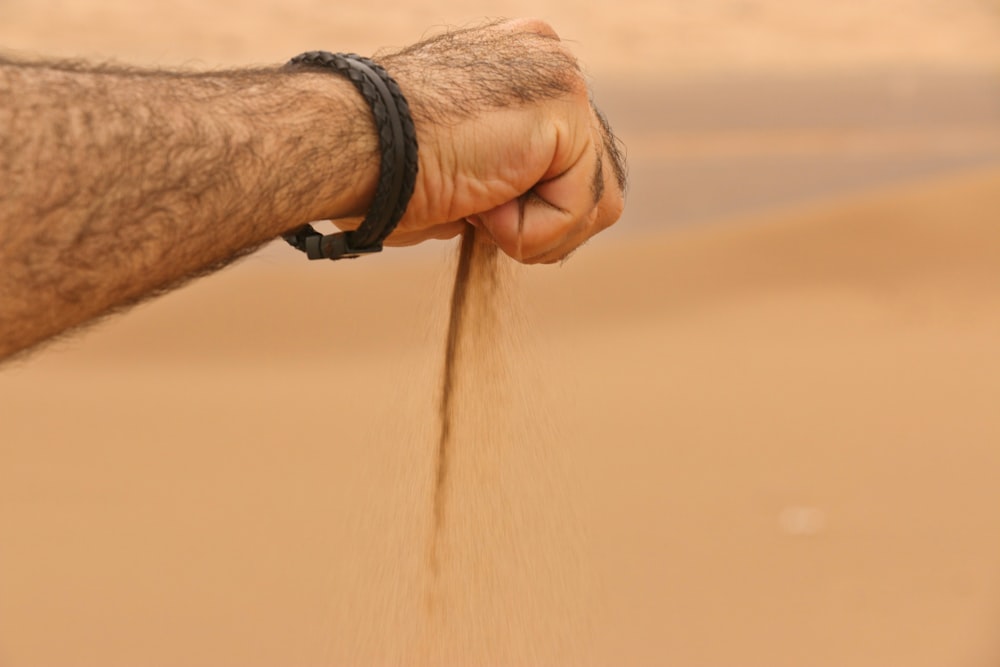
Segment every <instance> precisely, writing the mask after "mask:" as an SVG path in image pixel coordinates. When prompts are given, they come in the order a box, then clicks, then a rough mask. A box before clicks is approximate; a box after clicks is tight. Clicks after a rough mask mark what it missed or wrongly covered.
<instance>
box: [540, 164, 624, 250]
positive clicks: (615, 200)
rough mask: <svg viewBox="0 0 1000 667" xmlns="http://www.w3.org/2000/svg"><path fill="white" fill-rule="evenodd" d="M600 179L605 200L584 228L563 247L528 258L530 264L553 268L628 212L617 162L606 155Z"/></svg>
mask: <svg viewBox="0 0 1000 667" xmlns="http://www.w3.org/2000/svg"><path fill="white" fill-rule="evenodd" d="M600 164H601V167H600V171H599V173H600V178H601V181H602V183H601V185H600V186H597V185H595V186H594V189H595V190H597V191H600V193H601V196H600V199H599V200H598V202H597V204H596V206H595V207H594V208H593V210H592V211H591V212H590V213H589V214H588V215H587V216H586V217H585V218H583V223H584V224H579V225H577V227H576V228H575V230H574V231H572V232H571V233H569V234H567V235H566V238H565V239H564V240H563V242H562V243H561V244H559V245H558V246H556V247H555V248H552V249H550V250H549V251H547V252H544V253H542V254H540V255H536V256H533V257H526V258H525V259H524V262H525V263H526V264H552V263H554V262H559V261H562V260H563V259H565V258H566V257H567V256H569V254H570V253H572V252H573V251H575V250H576V249H577V248H579V247H580V246H582V245H583V244H584V243H586V242H587V241H588V240H590V238H591V237H592V236H594V235H595V234H597V233H599V232H601V231H603V230H605V229H607V228H608V227H610V226H611V225H612V224H613V223H614V222H615V221H616V220H618V218H619V217H621V213H622V210H623V208H624V197H623V195H622V191H621V189H620V188H619V187H618V179H617V175H616V174H615V170H614V165H613V158H612V156H610V155H609V154H608V153H606V152H604V153H602V155H601V163H600Z"/></svg>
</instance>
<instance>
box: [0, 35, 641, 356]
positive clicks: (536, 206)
mask: <svg viewBox="0 0 1000 667" xmlns="http://www.w3.org/2000/svg"><path fill="white" fill-rule="evenodd" d="M375 59H376V60H377V61H378V62H380V63H381V64H382V65H383V66H384V67H385V68H386V69H387V70H388V71H389V73H390V75H392V76H393V78H395V79H396V81H397V82H398V83H399V85H400V87H401V89H402V90H403V93H404V94H405V95H406V97H407V100H408V102H409V104H410V108H411V111H412V114H413V117H414V122H415V124H416V129H417V138H418V142H419V145H420V149H419V174H418V177H417V183H416V188H415V191H414V194H413V198H412V199H411V201H410V204H409V206H408V208H407V211H406V214H405V216H404V217H403V220H402V221H401V222H400V224H399V226H398V227H397V229H396V231H395V232H394V233H393V235H392V236H391V237H390V238H389V239H388V242H387V243H388V245H410V244H415V243H420V242H422V241H425V240H428V239H445V238H451V237H453V236H455V235H457V234H459V233H461V232H462V230H463V229H465V228H466V227H467V226H468V225H469V224H472V225H475V226H477V227H478V228H479V229H481V230H483V231H485V232H486V233H488V234H489V235H490V237H491V238H492V239H493V240H494V242H495V243H496V244H497V246H499V247H500V248H501V249H502V250H503V251H504V252H505V253H507V254H508V255H510V256H511V257H513V258H514V259H517V260H519V261H522V262H525V263H539V262H541V263H549V262H556V261H559V260H561V259H563V258H565V257H566V256H567V255H568V254H569V253H571V252H572V251H573V250H575V249H576V248H577V247H579V246H580V245H581V244H582V243H584V242H585V241H586V240H587V239H589V238H590V237H591V236H593V235H594V234H596V233H597V232H599V231H601V230H602V229H605V228H606V227H608V226H609V225H611V224H612V223H613V222H615V221H616V220H617V219H618V218H619V217H620V215H621V212H622V207H623V192H624V188H625V176H624V166H623V164H622V158H621V154H620V152H619V151H618V149H617V146H616V142H615V139H614V137H613V135H612V134H611V132H610V129H609V128H608V126H607V123H606V122H605V121H604V120H603V118H602V117H601V116H600V114H599V113H598V112H597V111H596V109H595V108H594V107H593V106H592V104H591V103H590V98H589V93H588V90H587V86H586V83H585V81H584V79H583V76H582V74H581V72H580V70H579V67H578V65H577V62H576V60H575V58H574V57H573V56H572V54H571V53H570V52H569V51H568V49H567V48H566V47H565V45H564V44H563V43H562V42H561V41H560V40H559V37H558V35H557V34H556V33H555V32H554V31H553V30H552V28H551V27H550V26H548V25H547V24H545V23H543V22H541V21H536V20H521V21H508V22H497V23H491V24H488V25H484V26H479V27H476V28H470V29H466V30H460V31H454V32H449V33H446V34H444V35H441V36H438V37H435V38H432V39H430V40H426V41H423V42H420V43H418V44H415V45H413V46H411V47H408V48H406V49H403V50H402V51H399V52H396V53H387V54H381V55H377V56H376V58H375ZM378 160H379V155H378V146H377V137H376V134H375V128H374V123H373V121H372V119H371V113H370V110H369V109H368V108H367V105H366V103H365V101H364V99H363V98H362V97H361V96H360V95H359V94H358V93H357V92H356V90H355V89H354V87H353V86H352V85H351V84H350V83H349V82H347V81H346V80H344V79H342V78H340V77H338V76H336V75H332V74H331V73H329V72H316V71H308V70H299V71H294V70H287V69H282V68H274V69H262V70H241V71H231V72H213V73H184V72H164V71H136V70H129V69H123V68H101V67H92V66H87V65H79V64H68V63H12V62H4V61H0V184H2V186H0V359H2V358H5V357H9V356H11V355H14V354H15V353H18V352H20V351H23V350H26V349H28V348H30V347H31V346H33V345H35V344H37V343H38V342H40V341H42V340H45V339H47V338H49V337H52V336H54V335H57V334H59V333H61V332H64V331H67V330H70V329H72V328H73V327H76V326H79V325H81V324H83V323H85V322H87V321H90V320H92V319H94V318H96V317H99V316H101V315H103V314H106V313H108V312H111V311H113V310H116V309H120V308H122V307H124V306H127V305H129V304H132V303H135V302H137V301H139V300H142V299H144V298H147V297H149V296H151V295H154V294H157V293H161V292H163V291H165V290H168V289H171V288H173V287H176V286H177V285H179V284H181V283H183V282H184V281H186V280H189V279H191V278H193V277H195V276H199V275H203V274H205V273H208V272H211V271H213V270H215V269H217V268H220V267H221V266H224V265H225V264H227V263H228V262H230V261H232V260H233V259H235V258H237V257H240V256H242V255H244V254H246V253H247V252H250V251H251V250H253V249H255V248H257V247H259V246H260V245H261V244H263V243H265V242H267V241H269V240H271V239H273V238H275V237H276V236H278V235H280V234H281V233H283V232H286V231H288V230H291V229H294V228H295V227H298V226H300V225H302V224H304V223H306V222H311V221H315V220H325V219H331V220H334V221H335V223H336V224H337V225H338V226H340V227H341V228H344V229H350V228H353V227H355V226H356V225H357V224H359V223H360V221H361V218H362V217H363V216H364V212H365V211H366V210H367V209H368V207H369V206H370V204H371V200H372V197H373V196H374V192H375V187H376V184H377V179H378Z"/></svg>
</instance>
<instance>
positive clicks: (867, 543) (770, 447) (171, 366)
mask: <svg viewBox="0 0 1000 667" xmlns="http://www.w3.org/2000/svg"><path fill="white" fill-rule="evenodd" d="M997 211H1000V172H997V171H996V170H992V171H982V172H977V173H969V174H966V175H962V176H956V177H953V178H950V179H947V180H938V181H935V182H928V183H923V184H917V185H913V186H910V187H906V188H896V189H893V190H890V191H884V192H881V193H873V194H871V195H866V196H864V197H859V198H856V199H853V200H850V201H846V202H838V203H831V204H828V205H824V204H817V205H815V206H811V207H803V208H800V209H798V210H790V211H787V212H786V213H783V214H777V213H776V214H771V215H768V216H761V217H760V218H758V219H756V220H743V221H741V222H740V224H738V225H735V224H721V223H720V224H716V225H711V226H706V227H700V228H691V229H687V230H684V231H681V232H672V233H669V234H663V235H660V236H655V235H654V236H650V235H645V236H642V237H619V238H617V239H613V240H611V241H608V242H604V243H600V242H595V243H594V244H593V245H592V247H588V248H587V249H586V250H585V251H584V252H582V253H581V254H580V255H579V256H578V257H576V258H574V259H573V260H572V261H570V262H569V263H568V264H566V265H565V266H564V267H562V268H559V269H540V270H529V271H524V272H522V274H523V275H522V279H523V281H524V292H525V295H526V299H527V302H528V309H529V311H530V313H531V316H530V318H529V319H530V321H531V322H532V323H533V327H532V329H531V335H530V336H529V338H530V345H529V346H528V347H529V348H530V349H528V351H527V352H526V353H525V354H526V355H527V356H526V358H527V359H533V360H534V361H532V363H531V364H528V366H530V367H526V368H523V369H515V370H516V371H517V373H520V374H521V377H522V378H524V379H525V380H526V381H527V382H528V384H527V385H526V387H527V389H526V391H527V394H526V396H527V398H528V399H530V400H533V401H537V402H540V404H541V406H542V407H541V409H542V411H543V412H544V415H545V416H544V417H543V419H542V421H544V422H546V424H545V426H544V428H543V429H542V431H541V432H537V433H536V434H535V436H533V438H534V439H532V440H530V441H525V442H513V443H511V446H510V449H509V451H506V452H505V453H504V458H503V461H502V465H501V464H500V463H497V464H496V465H497V466H500V467H494V468H490V470H493V471H494V472H497V474H498V475H499V476H498V477H496V478H492V481H490V482H489V483H490V484H491V485H492V486H491V488H492V489H493V491H492V493H493V494H494V496H495V497H496V498H501V499H504V502H503V503H500V502H498V503H497V504H490V503H489V502H486V500H488V497H487V496H482V497H481V498H480V500H476V501H475V502H477V503H480V506H479V509H478V510H477V511H479V512H480V516H482V517H483V522H482V524H481V525H479V527H478V528H477V527H476V525H475V524H471V525H466V526H465V527H464V528H462V530H463V531H465V532H464V533H463V535H464V537H463V539H465V540H467V542H465V544H466V547H464V548H466V549H469V550H471V551H470V552H469V553H477V552H476V551H475V549H476V546H475V545H476V541H477V539H479V537H477V530H484V531H486V530H488V529H489V526H491V525H496V522H497V521H501V522H504V521H506V522H507V525H508V528H509V533H506V534H508V535H509V536H510V537H511V540H513V541H510V542H508V543H504V542H503V541H502V540H501V541H500V542H493V543H492V544H493V546H494V547H496V550H495V551H491V552H490V553H495V554H496V557H495V558H493V559H491V558H490V557H487V556H484V557H482V558H481V559H480V560H479V561H478V565H477V566H476V567H478V568H480V571H481V572H485V573H487V574H488V573H491V572H492V573H494V574H495V575H497V576H499V575H500V574H502V575H503V577H502V578H501V579H500V580H499V581H501V582H508V583H509V584H510V585H509V586H504V585H501V586H500V587H499V588H493V589H491V590H493V594H491V596H490V597H489V598H488V599H487V598H481V599H480V602H483V603H488V604H489V605H491V606H489V608H488V609H487V607H486V606H481V607H477V606H476V605H475V604H472V606H471V607H467V608H466V610H465V613H464V614H463V615H462V616H461V617H457V618H453V619H452V620H451V623H452V625H451V626H450V628H451V630H450V631H449V632H442V633H438V634H433V633H432V634H431V635H428V629H427V625H426V623H425V622H424V620H422V619H423V616H422V607H421V604H422V600H423V598H422V586H423V579H421V577H422V576H423V575H422V574H421V569H420V568H421V567H422V565H421V563H422V560H421V558H422V554H423V551H422V549H423V545H424V541H425V539H426V526H427V516H426V512H427V510H428V508H427V505H426V504H425V502H424V499H425V497H426V496H425V494H426V485H427V483H428V480H429V477H430V469H429V466H430V461H431V454H432V447H431V444H430V443H424V442H422V441H421V437H420V434H421V433H422V432H423V431H422V428H423V426H424V425H426V423H427V421H428V420H429V419H430V415H429V414H428V410H427V407H428V405H429V404H430V403H432V402H433V391H434V387H433V386H432V385H433V377H434V375H435V372H436V368H437V363H438V359H439V355H440V352H441V350H440V349H439V348H440V342H441V340H442V339H441V338H440V318H439V317H437V316H434V315H429V313H432V312H434V311H435V310H436V309H437V310H440V309H439V308H438V306H439V305H441V303H442V302H443V300H444V294H445V292H446V289H445V283H446V281H447V271H446V270H443V269H442V268H441V266H440V264H441V262H440V261H438V258H437V257H435V256H434V255H436V252H431V253H425V254H423V255H419V254H418V255H414V256H413V258H412V259H409V258H408V257H409V256H407V258H404V255H402V254H397V255H396V256H395V257H392V256H390V255H387V256H385V257H380V258H374V259H372V260H371V261H366V262H360V261H359V262H356V263H351V264H346V265H343V266H329V265H323V266H320V267H316V266H306V265H304V264H303V265H297V264H296V265H292V264H286V263H280V262H271V261H269V260H266V259H262V260H256V261H255V260H254V259H251V260H249V261H247V262H245V263H244V264H242V265H240V266H238V267H236V268H234V269H232V270H229V271H227V272H226V273H225V274H224V275H222V276H219V277H217V278H213V279H211V280H206V281H202V282H199V283H196V284H195V285H193V286H191V287H189V288H187V289H185V290H183V291H181V292H179V293H175V294H173V295H170V296H168V297H166V298H164V299H162V300H160V301H157V302H155V303H153V304H150V305H147V306H144V307H142V308H140V309H139V310H138V311H137V312H134V313H132V314H129V315H128V316H125V317H121V318H118V319H115V320H113V321H110V322H108V323H106V324H105V325H102V326H100V327H99V328H98V329H97V330H95V331H92V332H89V333H87V334H86V335H85V336H83V337H80V338H77V339H74V340H73V341H71V342H68V343H64V344H60V345H58V346H56V347H55V348H54V349H51V350H49V351H47V352H45V353H43V354H40V355H38V356H37V357H35V358H33V359H28V360H26V361H24V362H21V363H19V364H17V365H15V366H13V367H7V368H5V369H4V372H3V374H2V375H0V406H2V408H0V410H2V419H0V443H2V444H0V456H2V459H3V462H4V465H3V466H2V467H0V504H2V512H0V534H2V536H3V540H2V542H3V544H4V548H3V552H2V554H0V559H2V567H0V618H2V619H3V621H2V624H0V659H2V661H3V664H9V665H39V664H46V665H74V666H76V667H82V666H85V665H102V666H113V665H134V664H145V665H178V664H184V665H221V664H242V665H278V664H281V665H285V664H415V663H416V662H418V661H419V660H420V658H419V657H415V656H419V655H421V654H420V651H421V650H424V651H426V650H427V642H428V641H435V640H436V641H438V642H439V643H440V644H441V645H439V646H437V647H436V649H435V650H436V651H437V652H436V653H435V652H433V651H432V652H431V653H430V654H428V653H424V654H423V655H437V656H439V659H440V660H443V661H445V662H451V664H458V662H459V658H458V656H462V655H465V656H466V657H477V658H478V660H475V661H474V660H471V659H470V660H466V661H464V662H465V664H469V663H472V662H479V663H480V664H488V663H491V662H492V664H498V663H505V664H579V662H582V654H581V648H580V645H578V643H579V642H582V641H584V640H586V642H585V647H586V649H587V651H588V652H587V653H586V656H587V657H588V658H589V659H590V660H591V661H592V662H593V663H594V664H630V665H642V664H648V665H660V664H731V665H736V664H739V665H747V664H757V665H775V664H785V665H804V664H808V665H843V664H853V665H884V664H907V665H943V664H969V665H986V664H994V663H995V662H996V660H997V659H998V657H1000V632H998V627H1000V602H998V601H1000V576H998V570H997V567H996V563H997V562H1000V529H998V528H997V527H996V525H997V522H996V520H995V519H996V507H998V506H1000V491H998V487H997V485H996V483H995V480H996V479H997V477H998V475H1000V447H997V443H998V442H1000V413H998V412H997V410H996V400H995V397H996V396H997V395H998V393H1000V352H998V351H997V341H998V340H1000V315H998V313H1000V290H998V287H1000V275H998V270H997V268H996V256H997V250H998V249H1000V227H998V226H997V224H996V223H997V219H998V213H997ZM643 213H644V214H648V212H643ZM440 252H441V255H442V256H444V255H446V254H447V251H446V249H444V248H442V249H441V251H440ZM317 304H322V307H317ZM387 399H390V400H388V401H387ZM514 418H515V419H516V418H517V415H514ZM473 444H474V443H473ZM501 472H502V474H500V473H501ZM469 493H472V491H469ZM484 499H485V500H484ZM472 500H474V499H473V498H470V501H472ZM483 502H485V504H482V503H483ZM504 503H506V504H504ZM510 507H521V508H522V509H523V511H518V512H515V513H514V514H510V513H505V508H507V509H509V508H510ZM491 513H492V514H491ZM539 527H543V528H544V529H539ZM485 534H486V533H483V535H485ZM459 537H462V536H461V535H460V536H459ZM515 538H516V539H515ZM489 539H491V540H496V539H497V538H496V536H495V535H494V537H492V538H489ZM456 548H458V549H461V548H462V547H460V546H459V547H456ZM502 553H505V554H508V556H510V555H511V554H516V556H511V557H514V558H515V561H510V560H509V559H508V558H507V557H502V556H501V555H500V554H502ZM516 559H521V560H520V561H517V560H516ZM511 562H522V563H523V564H525V567H524V568H522V569H518V570H511V569H510V567H509V566H510V564H511ZM560 564H562V565H561V566H560ZM463 567H465V566H463ZM463 571H465V572H467V573H468V572H469V571H470V570H467V569H466V570H463ZM554 572H555V573H556V576H553V573H554ZM463 576H464V575H463ZM476 590H487V589H476ZM469 600H472V601H473V602H474V601H475V596H473V597H472V598H466V603H469ZM545 600H549V601H550V602H545ZM552 604H556V606H555V607H553V606H552ZM504 610H506V612H507V613H508V616H507V618H508V620H509V622H508V623H507V624H506V625H505V627H506V630H505V631H504V632H499V633H497V632H492V631H490V626H489V623H495V622H497V618H498V614H499V613H500V612H503V611H504ZM477 614H481V615H477ZM500 615H501V616H502V614H500ZM463 624H464V625H463ZM484 624H486V625H484ZM463 627H464V628H465V630H463ZM477 628H478V629H477ZM539 628H542V629H543V630H544V631H543V632H537V630H538V629H539ZM532 629H534V630H535V631H532ZM482 632H486V634H485V635H482V636H483V637H486V636H489V637H492V639H491V640H489V641H485V640H484V641H483V642H480V643H478V644H476V645H475V646H470V645H467V644H463V641H467V640H468V638H469V637H472V636H477V633H482ZM428 637H430V638H431V639H430V640H429V639H428ZM435 638H436V639H435ZM581 638H582V639H581ZM421 647H422V648H421ZM491 655H492V656H493V658H494V660H492V661H491V660H489V657H490V656H491ZM440 656H446V657H447V659H446V658H441V657H440ZM566 656H571V657H572V659H570V660H567V659H566ZM578 658H579V660H578Z"/></svg>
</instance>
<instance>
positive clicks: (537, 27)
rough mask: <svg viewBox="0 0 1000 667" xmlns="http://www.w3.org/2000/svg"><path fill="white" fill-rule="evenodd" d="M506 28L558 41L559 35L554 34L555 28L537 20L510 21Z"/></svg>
mask: <svg viewBox="0 0 1000 667" xmlns="http://www.w3.org/2000/svg"><path fill="white" fill-rule="evenodd" d="M508 26H510V27H511V28H512V29H514V30H520V31H522V32H532V33H535V34H536V35H539V36H541V37H547V38H549V39H554V40H557V41H558V40H559V33H557V32H556V30H555V28H553V27H552V26H551V25H550V24H549V23H548V22H547V21H543V20H542V19H539V18H523V19H515V20H513V21H511V22H510V23H509V24H508Z"/></svg>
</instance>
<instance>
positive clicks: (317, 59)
mask: <svg viewBox="0 0 1000 667" xmlns="http://www.w3.org/2000/svg"><path fill="white" fill-rule="evenodd" d="M288 65H289V66H298V67H309V68H317V69H318V68H324V69H332V70H334V71H335V72H338V73H339V74H342V75H344V76H346V77H347V78H348V79H349V80H350V81H351V83H353V84H354V87H355V88H357V89H358V92H360V93H361V95H362V96H363V97H364V98H365V100H366V101H367V102H368V104H369V106H371V109H372V115H373V117H374V119H375V128H376V130H377V131H378V138H379V152H380V154H381V165H380V168H379V180H378V186H377V187H376V189H375V199H374V201H373V202H372V205H371V208H370V209H368V214H367V215H366V216H365V219H364V220H363V221H362V222H361V225H360V226H359V227H358V228H357V229H355V230H353V231H348V232H339V233H337V234H327V235H323V234H320V233H319V232H317V231H316V230H315V229H313V227H312V225H303V226H302V227H299V228H298V229H295V230H293V231H291V232H289V233H287V234H284V235H283V238H284V239H285V240H286V241H288V243H290V244H291V245H292V246H293V247H295V248H297V249H299V250H301V251H302V252H304V253H306V255H307V256H308V257H309V259H341V258H344V257H359V256H361V255H366V254H369V253H373V252H380V251H381V250H382V242H383V241H384V240H385V239H386V237H387V236H389V234H391V233H392V231H393V230H394V229H395V228H396V225H397V224H399V221H400V219H401V218H402V217H403V214H404V213H405V212H406V206H407V204H409V202H410V197H412V196H413V188H414V186H415V184H416V181H417V132H416V128H415V127H414V125H413V117H412V116H411V115H410V107H409V105H408V104H407V102H406V98H405V97H403V93H402V91H401V90H400V88H399V85H398V84H397V83H396V82H395V81H394V80H393V79H392V77H390V76H389V73H388V72H386V71H385V69H383V68H382V67H381V66H380V65H378V64H377V63H375V62H374V61H372V60H370V59H368V58H364V57H362V56H359V55H357V54H354V53H329V52H327V51H309V52H307V53H303V54H301V55H298V56H295V57H294V58H292V59H291V60H290V61H289V63H288Z"/></svg>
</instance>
